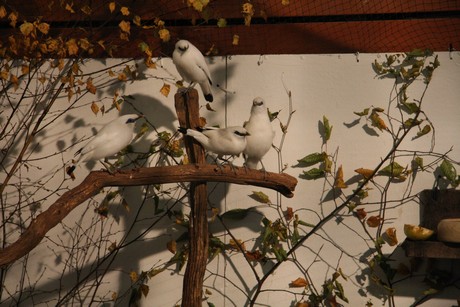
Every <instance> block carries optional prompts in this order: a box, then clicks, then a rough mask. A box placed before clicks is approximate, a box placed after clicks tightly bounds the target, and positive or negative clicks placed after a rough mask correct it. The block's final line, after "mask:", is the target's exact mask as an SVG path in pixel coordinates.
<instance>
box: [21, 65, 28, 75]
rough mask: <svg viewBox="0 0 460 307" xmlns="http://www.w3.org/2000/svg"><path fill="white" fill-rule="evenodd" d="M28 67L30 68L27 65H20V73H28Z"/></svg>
mask: <svg viewBox="0 0 460 307" xmlns="http://www.w3.org/2000/svg"><path fill="white" fill-rule="evenodd" d="M29 69H30V68H29V65H22V66H21V73H22V74H23V75H25V74H28V73H29Z"/></svg>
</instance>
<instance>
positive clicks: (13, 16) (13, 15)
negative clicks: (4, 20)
mask: <svg viewBox="0 0 460 307" xmlns="http://www.w3.org/2000/svg"><path fill="white" fill-rule="evenodd" d="M8 19H9V20H10V25H11V26H12V27H13V28H15V27H16V23H17V22H18V13H16V12H11V13H10V15H8Z"/></svg>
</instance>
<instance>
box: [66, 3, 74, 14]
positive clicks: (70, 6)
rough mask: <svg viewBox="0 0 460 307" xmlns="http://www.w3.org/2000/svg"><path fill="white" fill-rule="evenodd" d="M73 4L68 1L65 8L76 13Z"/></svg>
mask: <svg viewBox="0 0 460 307" xmlns="http://www.w3.org/2000/svg"><path fill="white" fill-rule="evenodd" d="M72 6H73V3H72V4H68V3H66V5H65V9H66V10H67V11H69V12H71V13H72V14H73V13H75V11H74V10H73V8H72Z"/></svg>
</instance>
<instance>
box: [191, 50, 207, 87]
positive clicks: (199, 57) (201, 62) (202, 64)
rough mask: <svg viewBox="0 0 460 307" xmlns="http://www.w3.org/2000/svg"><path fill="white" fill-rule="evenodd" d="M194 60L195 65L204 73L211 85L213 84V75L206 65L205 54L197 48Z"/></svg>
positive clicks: (194, 52) (194, 51)
mask: <svg viewBox="0 0 460 307" xmlns="http://www.w3.org/2000/svg"><path fill="white" fill-rule="evenodd" d="M190 51H193V58H194V59H195V64H196V65H197V66H198V67H199V68H200V69H201V70H202V71H203V72H204V74H205V75H206V78H208V80H209V83H210V84H212V81H211V73H210V71H209V67H208V64H206V60H205V59H204V56H203V54H202V53H201V52H200V50H198V49H197V48H196V47H195V46H193V50H190Z"/></svg>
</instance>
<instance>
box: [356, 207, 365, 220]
mask: <svg viewBox="0 0 460 307" xmlns="http://www.w3.org/2000/svg"><path fill="white" fill-rule="evenodd" d="M356 215H357V216H358V218H359V219H360V220H363V219H364V218H365V217H366V215H367V212H366V210H364V209H363V208H359V209H356Z"/></svg>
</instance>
